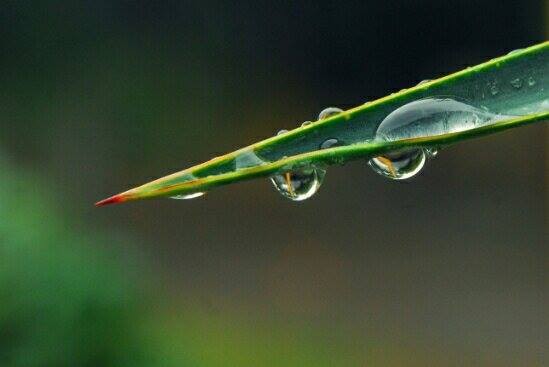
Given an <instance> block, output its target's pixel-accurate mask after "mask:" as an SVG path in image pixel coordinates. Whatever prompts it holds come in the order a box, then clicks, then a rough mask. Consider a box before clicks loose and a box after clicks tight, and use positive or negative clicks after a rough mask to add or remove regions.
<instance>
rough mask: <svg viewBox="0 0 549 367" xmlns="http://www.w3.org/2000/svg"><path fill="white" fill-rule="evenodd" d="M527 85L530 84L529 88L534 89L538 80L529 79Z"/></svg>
mask: <svg viewBox="0 0 549 367" xmlns="http://www.w3.org/2000/svg"><path fill="white" fill-rule="evenodd" d="M526 83H528V86H529V87H533V86H534V85H536V80H535V79H534V77H529V78H528V79H527V80H526Z"/></svg>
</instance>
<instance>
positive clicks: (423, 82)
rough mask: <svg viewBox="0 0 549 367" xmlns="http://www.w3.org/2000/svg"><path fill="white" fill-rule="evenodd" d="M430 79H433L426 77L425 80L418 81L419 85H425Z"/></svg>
mask: <svg viewBox="0 0 549 367" xmlns="http://www.w3.org/2000/svg"><path fill="white" fill-rule="evenodd" d="M430 81H431V79H425V80H422V81H420V82H419V83H417V85H423V84H426V83H429V82H430Z"/></svg>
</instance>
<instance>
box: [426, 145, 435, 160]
mask: <svg viewBox="0 0 549 367" xmlns="http://www.w3.org/2000/svg"><path fill="white" fill-rule="evenodd" d="M424 151H425V154H426V155H427V158H435V157H436V156H437V154H438V149H437V148H432V147H431V148H425V149H424Z"/></svg>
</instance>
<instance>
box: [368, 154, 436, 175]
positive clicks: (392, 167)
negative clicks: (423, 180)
mask: <svg viewBox="0 0 549 367" xmlns="http://www.w3.org/2000/svg"><path fill="white" fill-rule="evenodd" d="M425 159H426V155H425V152H424V151H423V149H411V150H405V151H402V152H392V153H387V154H384V155H383V156H380V157H376V158H372V159H370V160H369V161H368V164H369V165H370V167H372V169H373V170H374V171H375V172H376V173H378V174H380V175H382V176H384V177H387V178H390V179H393V180H405V179H408V178H411V177H413V176H415V175H416V174H418V173H419V172H420V171H421V169H422V168H423V166H424V164H425Z"/></svg>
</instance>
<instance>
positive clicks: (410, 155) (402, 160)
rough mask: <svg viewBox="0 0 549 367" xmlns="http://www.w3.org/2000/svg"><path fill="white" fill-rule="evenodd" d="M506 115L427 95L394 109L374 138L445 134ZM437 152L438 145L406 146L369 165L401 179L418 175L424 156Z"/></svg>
mask: <svg viewBox="0 0 549 367" xmlns="http://www.w3.org/2000/svg"><path fill="white" fill-rule="evenodd" d="M505 117H506V116H502V115H498V114H494V113H491V112H489V111H486V110H483V109H480V108H476V107H474V106H471V105H469V104H467V103H465V102H461V101H457V100H455V99H450V98H426V99H422V100H418V101H414V102H411V103H408V104H406V105H404V106H401V107H399V108H397V109H396V110H395V111H393V112H391V113H390V114H389V115H388V116H387V117H386V118H385V119H384V120H383V121H382V122H381V124H380V125H379V127H378V128H377V131H376V136H375V139H376V140H383V141H395V140H401V139H409V138H418V137H424V136H435V135H443V134H447V133H452V132H459V131H464V130H469V129H473V128H477V127H480V126H484V125H488V124H491V123H494V122H496V121H498V120H500V119H502V118H505ZM436 153H437V152H436V149H435V148H426V149H421V148H414V149H406V150H403V151H396V152H390V153H387V154H384V155H383V156H380V157H376V158H373V159H371V160H370V161H369V164H370V166H371V167H372V168H373V169H374V171H376V172H377V173H379V174H382V175H383V176H385V177H389V178H392V179H399V180H401V179H406V178H410V177H412V176H414V175H416V174H417V173H418V172H419V171H420V170H421V168H422V167H423V165H424V164H425V158H426V157H430V158H431V157H434V156H435V155H436Z"/></svg>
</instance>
